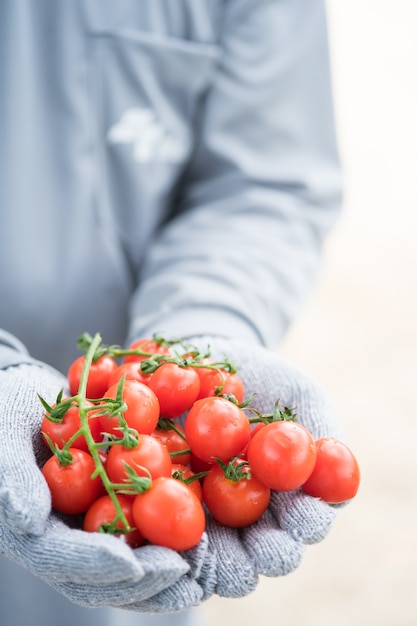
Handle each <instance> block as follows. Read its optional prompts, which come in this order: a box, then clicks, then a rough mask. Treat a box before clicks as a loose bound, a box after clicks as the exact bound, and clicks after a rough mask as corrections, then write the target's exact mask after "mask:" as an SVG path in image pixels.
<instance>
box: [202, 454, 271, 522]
mask: <svg viewBox="0 0 417 626" xmlns="http://www.w3.org/2000/svg"><path fill="white" fill-rule="evenodd" d="M242 473H243V474H246V475H247V477H244V478H241V479H240V480H236V481H234V480H231V479H230V478H227V477H226V475H225V472H224V470H223V469H222V468H221V467H220V466H219V465H215V466H213V468H212V469H211V470H210V472H209V473H208V474H207V476H206V477H205V479H204V482H203V500H204V503H205V505H206V506H207V508H208V510H209V511H210V513H211V514H212V516H213V517H214V519H215V520H216V521H218V522H219V523H220V524H223V525H224V526H231V527H232V528H243V527H244V526H249V525H250V524H253V523H254V522H256V520H258V519H259V518H260V517H261V516H262V515H263V513H264V512H265V511H266V509H267V507H268V504H269V500H270V495H271V490H270V489H269V487H267V486H266V485H264V484H263V483H262V482H261V481H260V480H259V479H258V478H257V477H256V476H254V475H253V474H252V475H251V469H250V467H249V466H248V465H246V466H245V467H244V468H242ZM249 476H251V477H249Z"/></svg>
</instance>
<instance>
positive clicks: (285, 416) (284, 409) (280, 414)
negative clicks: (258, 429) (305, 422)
mask: <svg viewBox="0 0 417 626" xmlns="http://www.w3.org/2000/svg"><path fill="white" fill-rule="evenodd" d="M249 409H250V411H251V412H252V413H254V417H249V418H248V419H249V422H250V423H251V424H258V423H263V424H265V425H266V424H271V423H272V422H296V421H297V413H296V412H295V407H289V406H287V405H285V404H283V403H282V402H281V398H278V400H277V401H276V402H275V404H274V407H273V409H272V412H271V413H260V412H259V411H257V410H256V409H254V408H250V407H249Z"/></svg>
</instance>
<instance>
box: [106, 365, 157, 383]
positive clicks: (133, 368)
mask: <svg viewBox="0 0 417 626" xmlns="http://www.w3.org/2000/svg"><path fill="white" fill-rule="evenodd" d="M123 376H124V377H125V378H126V380H137V381H138V382H140V383H143V384H144V385H147V384H148V383H149V381H150V378H151V376H152V374H143V373H142V370H141V369H140V363H138V362H136V361H129V362H128V363H122V364H121V365H119V366H118V367H116V369H115V370H114V371H113V373H112V374H111V376H110V378H109V385H108V387H113V385H117V383H118V382H119V381H120V379H121V378H122V377H123Z"/></svg>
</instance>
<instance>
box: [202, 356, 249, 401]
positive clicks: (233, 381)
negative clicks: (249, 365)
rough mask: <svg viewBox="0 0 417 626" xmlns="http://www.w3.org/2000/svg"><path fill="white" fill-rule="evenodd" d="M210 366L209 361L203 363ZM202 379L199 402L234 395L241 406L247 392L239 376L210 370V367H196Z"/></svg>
mask: <svg viewBox="0 0 417 626" xmlns="http://www.w3.org/2000/svg"><path fill="white" fill-rule="evenodd" d="M204 362H206V363H207V364H210V361H209V360H208V359H205V360H204V361H203V363H204ZM195 371H196V372H197V374H198V376H199V378H200V393H199V394H198V398H197V399H198V400H200V399H201V398H208V397H210V396H215V395H218V394H217V392H218V391H219V390H221V391H220V394H232V395H234V396H235V398H236V400H237V401H238V403H239V404H240V403H241V402H243V400H244V397H245V390H244V387H243V382H242V380H241V379H240V378H239V376H238V375H237V374H231V373H230V372H226V371H224V370H218V369H210V368H208V367H196V368H195Z"/></svg>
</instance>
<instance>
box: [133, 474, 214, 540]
mask: <svg viewBox="0 0 417 626" xmlns="http://www.w3.org/2000/svg"><path fill="white" fill-rule="evenodd" d="M133 518H134V520H135V524H136V526H137V528H138V529H139V530H140V532H141V533H142V535H143V536H144V537H145V539H147V540H148V541H150V542H151V543H153V544H155V545H159V546H165V547H167V548H171V549H172V550H189V549H190V548H193V547H194V546H196V545H197V544H198V543H199V541H200V539H201V537H202V535H203V532H204V530H205V523H206V521H205V513H204V509H203V506H202V504H201V502H200V500H199V499H198V498H197V496H195V495H194V494H193V493H192V491H191V490H190V489H189V488H188V487H187V485H184V483H182V482H181V481H179V480H176V479H175V478H171V477H169V478H166V477H161V478H157V479H156V480H154V481H153V482H152V486H151V488H150V489H149V490H148V491H146V492H145V493H142V494H138V495H137V496H136V497H135V499H134V502H133Z"/></svg>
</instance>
